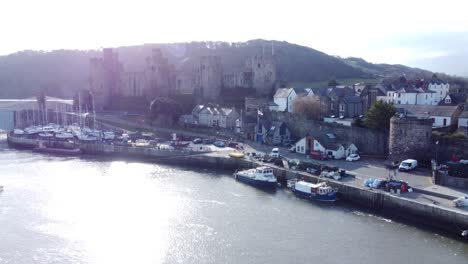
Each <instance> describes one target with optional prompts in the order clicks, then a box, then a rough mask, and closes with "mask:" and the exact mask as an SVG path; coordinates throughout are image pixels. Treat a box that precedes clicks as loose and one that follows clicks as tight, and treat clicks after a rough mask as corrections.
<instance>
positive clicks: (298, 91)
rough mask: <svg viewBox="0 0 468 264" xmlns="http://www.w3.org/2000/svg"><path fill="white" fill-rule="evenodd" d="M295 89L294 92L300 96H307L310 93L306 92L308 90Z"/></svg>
mask: <svg viewBox="0 0 468 264" xmlns="http://www.w3.org/2000/svg"><path fill="white" fill-rule="evenodd" d="M293 89H294V92H295V93H296V94H297V95H299V94H303V93H305V94H307V93H308V90H306V88H297V87H296V88H293Z"/></svg>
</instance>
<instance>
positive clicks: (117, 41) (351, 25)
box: [0, 0, 468, 76]
mask: <svg viewBox="0 0 468 264" xmlns="http://www.w3.org/2000/svg"><path fill="white" fill-rule="evenodd" d="M0 36H1V38H0V55H6V54H10V53H14V52H17V51H21V50H54V49H98V48H101V47H118V46H127V45H138V44H144V43H171V42H185V41H203V40H211V41H229V42H238V41H246V40H250V39H258V38H262V39H268V40H280V41H288V42H290V43H296V44H299V45H304V46H308V47H311V48H314V49H317V50H320V51H323V52H325V53H327V54H330V55H337V56H341V57H348V56H353V57H361V58H364V59H365V60H368V61H370V62H374V63H392V64H405V65H408V66H414V67H421V68H425V69H429V70H433V71H440V72H446V73H449V74H456V75H465V76H468V1H466V0H444V1H440V0H439V1H435V0H424V1H420V0H392V1H390V0H387V1H380V0H341V1H339V0H324V1H315V0H302V1H301V0H287V1H284V0H283V1H276V0H265V1H264V0H231V1H227V0H161V1H160V0H109V1H107V0H79V1H78V0H77V1H69V0H1V1H0Z"/></svg>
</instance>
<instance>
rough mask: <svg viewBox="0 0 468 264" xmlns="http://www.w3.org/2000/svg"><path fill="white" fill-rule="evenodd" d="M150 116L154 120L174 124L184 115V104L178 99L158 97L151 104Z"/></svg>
mask: <svg viewBox="0 0 468 264" xmlns="http://www.w3.org/2000/svg"><path fill="white" fill-rule="evenodd" d="M149 110H150V116H151V118H152V120H153V121H154V120H158V121H160V122H161V123H167V122H170V123H169V124H173V123H174V122H176V121H177V120H178V119H179V117H180V116H181V115H182V106H181V105H180V104H179V103H177V102H176V101H174V100H172V99H170V98H165V97H158V98H156V99H154V100H153V101H152V102H151V104H150V109H149Z"/></svg>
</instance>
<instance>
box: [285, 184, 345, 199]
mask: <svg viewBox="0 0 468 264" xmlns="http://www.w3.org/2000/svg"><path fill="white" fill-rule="evenodd" d="M290 187H291V191H292V192H293V193H294V194H295V195H296V196H299V197H302V198H306V199H309V200H313V201H314V200H315V201H322V202H334V201H336V194H337V192H338V190H337V189H335V188H332V187H331V186H328V185H327V183H326V182H320V183H317V184H314V183H310V182H305V181H297V182H292V183H291V184H290Z"/></svg>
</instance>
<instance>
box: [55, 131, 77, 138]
mask: <svg viewBox="0 0 468 264" xmlns="http://www.w3.org/2000/svg"><path fill="white" fill-rule="evenodd" d="M55 137H56V138H59V139H72V138H73V134H71V133H66V132H62V133H57V134H55Z"/></svg>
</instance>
